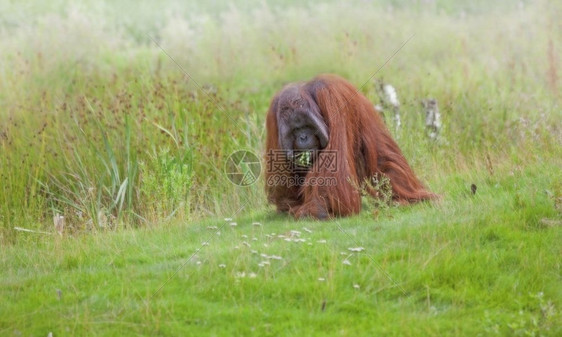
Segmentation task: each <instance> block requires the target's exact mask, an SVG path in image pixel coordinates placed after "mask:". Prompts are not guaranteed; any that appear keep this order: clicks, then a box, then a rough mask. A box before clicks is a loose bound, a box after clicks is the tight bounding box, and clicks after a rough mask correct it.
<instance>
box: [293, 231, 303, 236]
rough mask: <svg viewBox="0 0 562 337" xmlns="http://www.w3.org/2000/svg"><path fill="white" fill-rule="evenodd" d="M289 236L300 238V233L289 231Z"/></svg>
mask: <svg viewBox="0 0 562 337" xmlns="http://www.w3.org/2000/svg"><path fill="white" fill-rule="evenodd" d="M291 236H296V237H299V236H301V232H299V231H296V230H291Z"/></svg>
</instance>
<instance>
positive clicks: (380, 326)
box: [0, 0, 562, 336]
mask: <svg viewBox="0 0 562 337" xmlns="http://www.w3.org/2000/svg"><path fill="white" fill-rule="evenodd" d="M560 17H562V6H561V5H560V4H557V3H555V2H552V1H546V0H537V1H507V0H504V1H498V2H495V3H494V4H488V3H487V2H484V1H475V2H470V4H465V2H464V1H447V2H445V1H425V2H423V1H422V2H420V1H391V0H385V1H380V2H378V3H370V2H367V1H352V2H338V1H327V2H322V3H319V4H318V3H317V4H314V5H313V4H312V3H306V2H305V3H301V2H297V1H291V0H286V1H282V2H276V3H274V4H273V3H266V2H262V1H247V2H245V3H240V4H236V5H233V4H230V3H228V2H226V1H215V2H209V3H208V4H197V3H187V4H183V3H181V2H179V1H170V2H167V3H165V4H162V5H160V6H156V5H154V4H151V3H149V2H132V1H119V2H115V3H111V2H94V1H88V2H84V3H82V4H73V3H71V2H68V1H53V2H47V3H43V2H32V4H26V3H16V2H13V3H11V2H4V3H0V275H1V277H0V335H2V336H4V335H6V336H29V335H32V336H37V335H38V336H41V335H43V336H46V335H47V334H49V332H52V333H53V335H54V336H58V335H100V336H102V335H119V336H121V335H147V336H148V335H151V336H152V335H165V336H168V335H170V336H175V335H193V336H202V335H217V336H222V335H256V336H277V335H294V336H308V335H319V336H324V335H337V336H361V335H365V336H369V335H395V336H428V335H429V336H443V335H451V336H460V335H465V336H475V335H481V336H494V335H500V336H502V335H505V336H559V335H562V328H561V327H562V313H561V310H562V271H561V268H562V262H561V261H562V258H561V257H562V245H561V242H562V170H561V167H562V123H561V122H562V107H561V103H562V94H561V92H562V90H561V88H562V83H561V81H562V80H561V78H560V77H561V75H560V74H561V68H562V61H561V59H562V58H561V55H562V23H561V22H560V20H559V18H560ZM406 42H407V43H406ZM401 46H403V47H402V48H401ZM395 53H396V54H395ZM394 54H395V55H394ZM393 55H394V56H393ZM383 65H384V66H383ZM318 73H336V74H339V75H341V76H343V77H346V78H347V79H349V80H350V81H351V82H352V83H354V84H355V85H356V86H357V87H361V91H362V92H363V94H365V95H366V96H367V97H369V98H370V99H371V100H372V101H373V104H380V102H379V97H378V95H377V90H376V85H377V84H376V83H377V82H376V80H379V81H384V82H385V83H390V84H392V85H393V86H394V87H395V88H396V90H397V92H398V95H399V99H400V101H401V113H402V126H401V128H399V129H395V128H394V125H393V124H392V120H391V118H387V121H388V123H389V127H390V129H391V130H392V131H393V134H394V136H395V137H396V139H397V141H398V143H399V145H400V147H401V148H402V149H403V152H404V154H405V156H406V157H407V158H408V160H409V161H410V163H411V164H412V166H413V167H414V168H415V171H416V172H417V173H418V175H419V176H420V178H421V179H422V180H423V181H424V182H426V183H427V185H428V186H429V187H430V188H431V190H433V191H435V192H436V193H439V194H440V195H442V199H441V200H440V201H438V202H435V203H431V204H421V205H414V206H408V207H396V206H395V205H387V204H383V203H380V202H377V201H376V200H372V199H368V198H366V199H365V200H364V201H363V206H364V207H363V212H362V213H361V214H360V215H357V216H354V217H351V218H345V219H336V220H332V221H326V222H316V221H295V220H293V219H291V218H288V217H286V216H283V215H278V214H275V211H274V209H273V208H272V207H271V206H268V205H267V204H266V202H265V195H264V192H263V185H264V182H263V179H258V181H257V182H256V183H255V184H252V185H251V186H247V187H241V186H237V185H235V184H232V183H231V182H230V181H229V180H228V179H227V176H226V174H225V165H226V163H227V159H228V157H229V155H230V154H232V153H233V152H234V151H237V150H249V151H252V152H254V153H256V154H257V155H258V156H261V154H262V153H263V150H264V141H265V130H264V118H265V114H266V111H267V108H268V104H269V101H270V99H271V97H272V95H273V94H274V93H275V92H276V91H278V90H279V89H280V88H281V87H282V86H283V85H284V84H285V83H288V82H291V81H299V80H308V79H310V78H311V77H313V76H314V75H316V74H318ZM373 75H374V78H373V79H372V80H370V79H371V77H372V76H373ZM428 98H435V99H436V100H437V101H438V102H439V106H440V110H441V114H442V118H443V129H442V130H441V133H440V135H439V138H438V139H437V140H436V141H433V140H430V139H428V138H427V136H426V134H425V130H424V120H423V119H424V117H423V107H422V106H421V103H420V102H421V101H422V100H423V99H428ZM387 117H388V116H387ZM471 185H474V186H476V193H475V194H473V193H471ZM57 216H64V219H65V222H64V230H63V234H62V235H59V234H58V233H57V231H56V230H55V226H54V224H53V218H54V217H57ZM22 229H25V230H26V231H23V230H22Z"/></svg>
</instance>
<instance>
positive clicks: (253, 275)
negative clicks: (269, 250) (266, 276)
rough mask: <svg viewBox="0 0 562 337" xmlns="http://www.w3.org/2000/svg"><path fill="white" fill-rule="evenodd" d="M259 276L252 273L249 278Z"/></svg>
mask: <svg viewBox="0 0 562 337" xmlns="http://www.w3.org/2000/svg"><path fill="white" fill-rule="evenodd" d="M257 276H258V275H257V274H256V273H250V274H248V277H249V278H256V277H257Z"/></svg>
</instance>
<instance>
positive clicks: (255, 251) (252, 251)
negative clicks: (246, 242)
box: [250, 250, 258, 254]
mask: <svg viewBox="0 0 562 337" xmlns="http://www.w3.org/2000/svg"><path fill="white" fill-rule="evenodd" d="M250 252H251V253H252V254H257V253H258V251H257V250H251V251H250Z"/></svg>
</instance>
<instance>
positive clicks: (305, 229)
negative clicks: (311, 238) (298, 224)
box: [302, 227, 312, 233]
mask: <svg viewBox="0 0 562 337" xmlns="http://www.w3.org/2000/svg"><path fill="white" fill-rule="evenodd" d="M302 230H303V231H305V232H307V233H312V231H311V230H310V229H308V228H306V227H303V228H302Z"/></svg>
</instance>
